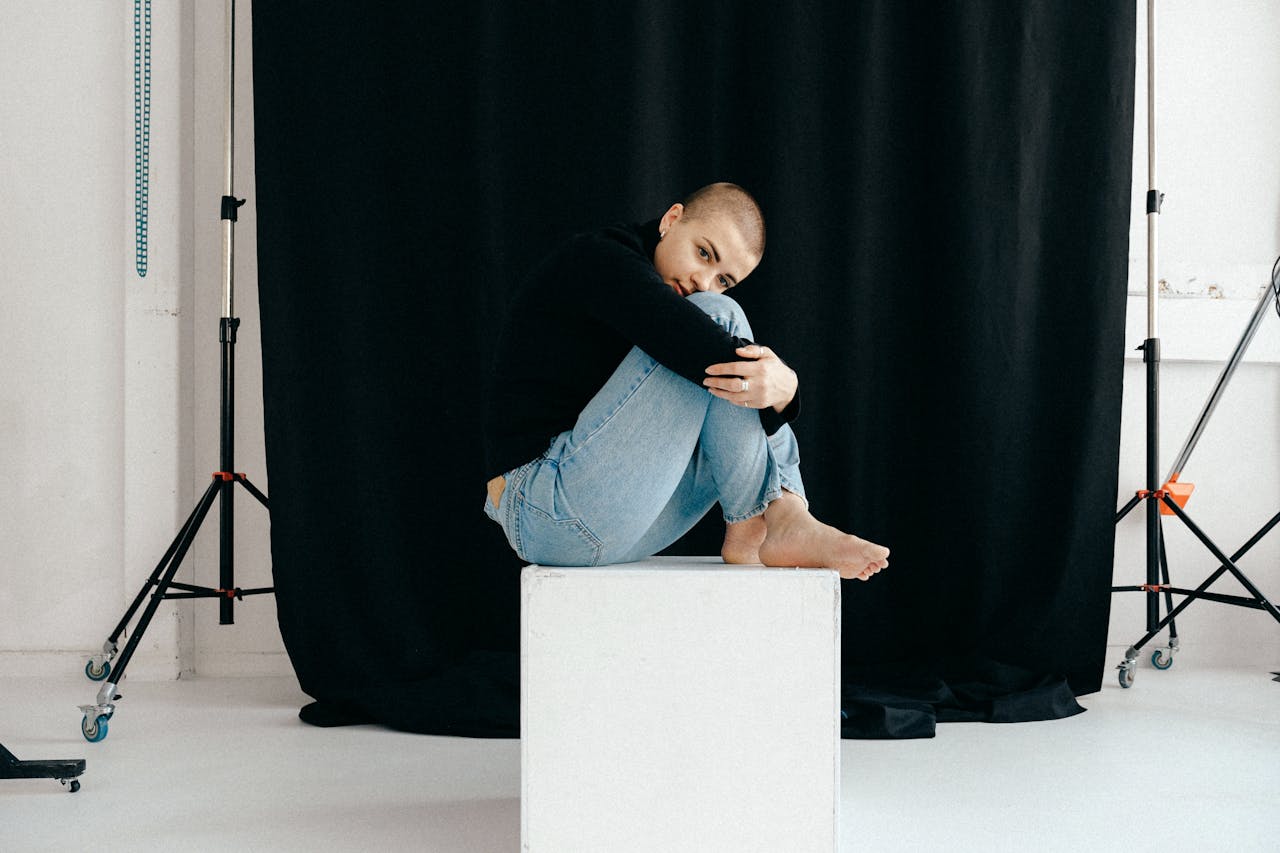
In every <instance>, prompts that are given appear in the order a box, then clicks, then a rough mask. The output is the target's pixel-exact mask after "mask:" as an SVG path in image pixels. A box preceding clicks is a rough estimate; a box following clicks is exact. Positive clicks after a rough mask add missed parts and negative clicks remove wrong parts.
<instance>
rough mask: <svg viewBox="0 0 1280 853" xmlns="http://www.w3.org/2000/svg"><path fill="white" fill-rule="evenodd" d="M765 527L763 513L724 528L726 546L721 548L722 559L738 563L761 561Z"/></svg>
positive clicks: (752, 563)
mask: <svg viewBox="0 0 1280 853" xmlns="http://www.w3.org/2000/svg"><path fill="white" fill-rule="evenodd" d="M765 529H766V528H765V523H764V516H763V515H757V516H756V517H755V518H748V519H747V520H746V521H739V522H736V523H734V524H730V525H727V526H726V527H725V529H724V546H723V547H722V548H721V549H720V557H721V559H723V560H724V561H725V562H726V563H735V564H737V565H755V564H757V563H759V562H760V543H761V542H763V541H764V535H765Z"/></svg>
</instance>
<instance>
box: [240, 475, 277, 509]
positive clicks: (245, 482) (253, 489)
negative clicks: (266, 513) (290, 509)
mask: <svg viewBox="0 0 1280 853" xmlns="http://www.w3.org/2000/svg"><path fill="white" fill-rule="evenodd" d="M236 479H237V480H239V481H240V485H242V486H244V487H245V488H246V489H248V491H249V494H251V495H253V496H254V497H255V498H257V499H258V503H260V504H262V505H263V506H265V507H266V508H267V509H271V504H269V503H267V496H266V495H264V494H263V493H262V492H261V491H259V490H258V487H257V486H255V485H254V484H253V483H250V482H249V478H248V477H237V478H236Z"/></svg>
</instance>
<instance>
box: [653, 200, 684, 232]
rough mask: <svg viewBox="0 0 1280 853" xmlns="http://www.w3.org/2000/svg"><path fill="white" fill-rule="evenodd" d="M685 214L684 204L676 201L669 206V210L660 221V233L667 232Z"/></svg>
mask: <svg viewBox="0 0 1280 853" xmlns="http://www.w3.org/2000/svg"><path fill="white" fill-rule="evenodd" d="M683 215H684V205H683V204H680V203H679V202H676V203H675V204H673V205H671V207H669V208H667V212H666V213H664V214H662V219H660V220H659V221H658V233H659V234H666V233H667V231H669V230H670V229H671V226H672V225H674V224H675V223H676V221H677V220H679V219H680V217H681V216H683Z"/></svg>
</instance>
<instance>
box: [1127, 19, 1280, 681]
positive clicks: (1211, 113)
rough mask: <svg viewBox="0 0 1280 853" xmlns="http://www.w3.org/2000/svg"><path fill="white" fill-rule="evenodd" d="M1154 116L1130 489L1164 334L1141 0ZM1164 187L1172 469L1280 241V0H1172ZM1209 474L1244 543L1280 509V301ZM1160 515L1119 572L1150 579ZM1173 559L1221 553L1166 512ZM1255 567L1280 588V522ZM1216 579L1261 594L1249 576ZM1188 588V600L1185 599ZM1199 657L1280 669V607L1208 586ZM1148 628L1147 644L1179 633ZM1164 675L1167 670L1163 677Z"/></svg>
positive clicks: (1138, 215) (1133, 285)
mask: <svg viewBox="0 0 1280 853" xmlns="http://www.w3.org/2000/svg"><path fill="white" fill-rule="evenodd" d="M1138 8H1139V14H1138V18H1139V22H1138V24H1139V32H1138V68H1137V72H1138V80H1137V84H1138V92H1137V122H1136V127H1135V132H1134V186H1133V221H1132V225H1131V232H1130V279H1129V289H1130V294H1131V295H1130V297H1129V312H1128V313H1129V316H1128V324H1127V327H1128V331H1127V334H1126V355H1125V358H1126V363H1125V374H1124V379H1125V386H1124V420H1123V433H1122V438H1121V458H1120V494H1119V495H1118V496H1117V506H1120V505H1122V504H1123V503H1124V502H1126V501H1127V500H1128V499H1129V498H1130V497H1131V496H1132V495H1133V493H1134V492H1135V491H1136V490H1138V489H1140V488H1142V487H1143V485H1144V482H1145V470H1146V461H1145V460H1146V455H1145V454H1146V438H1145V430H1146V401H1145V393H1146V389H1145V367H1144V365H1143V364H1142V361H1141V358H1142V354H1141V353H1138V352H1134V347H1136V346H1138V345H1139V344H1140V343H1141V342H1142V341H1143V340H1144V339H1145V338H1146V337H1147V300H1146V280H1147V279H1146V264H1147V249H1146V246H1147V242H1146V241H1147V237H1146V217H1145V215H1144V214H1145V195H1146V191H1147V189H1148V181H1147V148H1148V146H1147V112H1146V101H1147V82H1146V74H1147V70H1146V3H1145V2H1141V0H1140V2H1139V4H1138ZM1156 25H1157V33H1156V74H1157V76H1156V86H1155V91H1156V131H1157V136H1156V146H1155V151H1156V155H1157V176H1156V186H1157V188H1158V189H1160V190H1161V191H1163V192H1164V193H1165V194H1166V198H1165V203H1164V207H1163V211H1162V213H1161V214H1160V216H1159V222H1158V225H1159V250H1158V253H1157V257H1158V261H1159V263H1158V265H1157V270H1158V278H1159V279H1160V289H1161V291H1162V293H1163V298H1161V300H1160V302H1159V329H1158V332H1157V333H1158V335H1159V337H1160V339H1161V345H1162V350H1163V352H1162V356H1163V361H1162V365H1161V372H1160V410H1161V411H1160V413H1161V424H1160V426H1161V428H1160V450H1161V453H1160V476H1161V477H1163V476H1164V475H1165V474H1166V473H1167V472H1168V470H1169V467H1170V466H1171V465H1172V463H1173V461H1174V459H1175V458H1176V457H1177V455H1178V452H1179V451H1180V450H1181V449H1182V446H1183V443H1184V442H1185V440H1186V439H1187V437H1188V434H1189V433H1190V431H1191V429H1192V427H1193V426H1194V424H1195V421H1196V419H1197V417H1198V416H1199V414H1200V411H1201V408H1202V407H1203V405H1204V403H1205V402H1206V400H1207V399H1208V397H1209V394H1210V392H1211V391H1212V388H1213V385H1214V383H1215V382H1216V380H1217V378H1218V376H1219V374H1220V373H1221V367H1222V364H1223V362H1225V360H1226V359H1227V358H1228V356H1229V355H1230V353H1231V352H1232V350H1233V349H1234V348H1235V346H1236V344H1237V343H1238V341H1239V340H1240V337H1241V334H1242V333H1243V332H1244V329H1245V326H1246V324H1247V323H1248V320H1249V318H1250V316H1251V315H1252V314H1253V311H1254V308H1255V306H1256V303H1257V299H1258V297H1259V295H1260V293H1261V290H1262V288H1263V287H1264V286H1265V285H1266V283H1267V282H1268V281H1269V278H1270V272H1271V265H1272V263H1273V262H1274V261H1275V258H1276V256H1277V255H1280V156H1277V152H1278V151H1280V148H1277V142H1276V141H1277V139H1280V54H1278V53H1277V52H1276V51H1275V39H1276V37H1277V35H1280V4H1277V3H1274V2H1271V0H1254V2H1246V0H1233V2H1228V3H1214V4H1207V3H1200V2H1195V0H1160V2H1159V4H1158V8H1157V17H1156ZM1181 479H1182V481H1183V482H1192V483H1195V484H1196V492H1195V494H1194V495H1193V496H1192V498H1191V501H1190V503H1189V504H1188V505H1187V512H1188V514H1189V515H1190V516H1191V517H1192V518H1193V519H1194V520H1195V522H1196V523H1197V524H1198V525H1199V526H1200V527H1201V528H1202V529H1203V530H1204V531H1205V532H1206V533H1207V534H1208V535H1209V536H1210V537H1211V538H1212V539H1214V540H1215V542H1216V543H1217V544H1218V546H1219V547H1221V548H1222V549H1223V550H1224V551H1226V552H1227V553H1228V554H1231V553H1233V552H1234V551H1235V550H1236V549H1237V548H1238V547H1239V546H1241V545H1242V544H1244V542H1245V541H1246V540H1247V539H1248V538H1249V537H1250V536H1251V535H1252V534H1253V533H1254V532H1256V531H1257V530H1258V529H1259V528H1260V527H1261V526H1262V525H1263V523H1264V522H1266V521H1267V520H1268V519H1269V518H1271V516H1272V515H1274V514H1275V513H1276V512H1277V511H1280V317H1277V316H1276V315H1275V312H1274V310H1271V311H1269V313H1268V315H1267V317H1266V318H1265V320H1264V321H1263V324H1262V326H1261V328H1260V330H1259V332H1258V335H1257V337H1256V338H1255V339H1254V341H1253V343H1252V345H1251V346H1250V348H1249V350H1248V356H1247V360H1246V361H1245V363H1244V364H1242V365H1241V367H1240V368H1239V369H1238V371H1237V372H1236V374H1235V375H1234V377H1233V378H1232V379H1231V381H1230V384H1229V385H1228V386H1227V390H1226V392H1225V394H1224V396H1223V397H1222V399H1221V402H1220V403H1219V405H1218V409H1217V411H1216V412H1215V413H1214V414H1213V416H1212V418H1211V419H1210V421H1209V426H1208V428H1207V429H1206V430H1205V432H1204V434H1203V436H1202V438H1201V439H1200V441H1199V443H1198V444H1197V445H1196V449H1195V451H1194V453H1193V454H1192V456H1191V459H1190V461H1189V462H1188V464H1187V466H1186V469H1185V471H1184V472H1183V475H1182V477H1181ZM1145 529H1146V528H1145V520H1144V515H1143V511H1142V509H1141V508H1138V509H1135V510H1134V512H1133V513H1131V514H1130V515H1129V516H1128V517H1127V518H1126V519H1125V520H1124V521H1122V522H1121V523H1120V524H1119V525H1118V527H1117V532H1116V568H1115V581H1116V583H1117V584H1139V583H1143V582H1144V581H1145V571H1146V570H1145V553H1146V552H1145ZM1165 535H1166V540H1167V544H1168V552H1169V562H1170V573H1171V575H1172V580H1173V583H1174V584H1175V585H1176V586H1181V587H1189V588H1194V587H1195V586H1198V585H1199V584H1200V582H1201V581H1203V580H1204V579H1205V578H1207V577H1208V576H1209V574H1211V573H1212V572H1213V570H1214V569H1215V568H1217V561H1216V560H1214V558H1213V557H1212V556H1211V555H1210V554H1209V553H1208V551H1207V550H1206V549H1205V548H1204V546H1203V545H1201V544H1200V543H1199V542H1198V541H1196V540H1195V539H1194V537H1193V536H1192V535H1191V534H1190V533H1189V532H1188V531H1187V529H1186V528H1185V527H1184V526H1183V525H1182V524H1181V523H1179V522H1178V521H1177V519H1169V520H1168V523H1166V525H1165ZM1240 568H1241V570H1242V571H1244V573H1245V574H1246V575H1247V576H1248V577H1249V579H1250V580H1252V581H1253V582H1254V584H1256V585H1257V586H1259V587H1260V588H1261V590H1262V592H1263V593H1264V594H1265V595H1266V596H1267V597H1268V599H1269V600H1271V601H1272V602H1273V603H1275V602H1278V601H1280V530H1277V531H1273V532H1272V533H1271V534H1270V535H1269V536H1267V537H1266V538H1265V539H1263V540H1262V541H1261V542H1260V543H1259V544H1258V545H1257V546H1255V548H1254V549H1253V551H1251V552H1250V553H1249V555H1248V556H1246V557H1245V558H1243V559H1242V561H1241V563H1240ZM1212 590H1213V591H1216V592H1225V593H1228V594H1244V590H1243V589H1242V588H1241V587H1240V586H1239V584H1237V583H1235V582H1234V581H1233V580H1231V579H1223V580H1219V581H1218V582H1217V583H1215V585H1214V586H1213V587H1212ZM1143 598H1144V596H1143V595H1142V594H1140V593H1118V594H1116V595H1115V596H1114V597H1113V608H1112V619H1111V631H1110V637H1109V642H1110V643H1111V644H1112V645H1113V646H1114V648H1112V649H1111V657H1112V658H1113V661H1112V662H1113V663H1118V662H1119V660H1120V659H1121V658H1122V657H1123V649H1124V647H1126V646H1128V645H1129V644H1130V643H1133V642H1136V641H1137V640H1138V639H1140V638H1141V637H1142V635H1143V634H1145V633H1146V630H1145V625H1146V616H1145V603H1144V601H1143ZM1177 600H1180V599H1175V603H1176V601H1177ZM1178 633H1179V640H1180V643H1181V650H1180V651H1179V653H1178V654H1179V656H1180V657H1181V658H1182V659H1183V660H1185V661H1188V662H1189V661H1192V660H1197V661H1204V662H1209V663H1214V664H1223V665H1248V666H1258V667H1262V668H1266V667H1270V668H1272V669H1274V668H1275V667H1276V666H1277V665H1278V664H1280V624H1277V623H1276V622H1275V620H1274V619H1272V618H1271V617H1270V616H1268V615H1267V614H1265V613H1263V612H1262V611H1258V610H1252V609H1245V608H1240V607H1233V606H1228V605H1223V604H1216V603H1212V602H1206V601H1198V602H1196V603H1194V604H1192V605H1191V606H1190V607H1189V608H1188V609H1187V610H1186V611H1185V613H1184V614H1183V616H1182V617H1180V618H1179V620H1178ZM1164 636H1165V635H1164V634H1162V635H1161V637H1160V638H1158V640H1159V641H1158V642H1153V643H1152V644H1150V645H1148V646H1147V647H1146V648H1145V649H1144V652H1146V654H1144V659H1148V658H1149V655H1150V652H1151V651H1154V650H1155V649H1157V648H1159V647H1160V646H1161V645H1163V639H1164ZM1147 677H1160V676H1147Z"/></svg>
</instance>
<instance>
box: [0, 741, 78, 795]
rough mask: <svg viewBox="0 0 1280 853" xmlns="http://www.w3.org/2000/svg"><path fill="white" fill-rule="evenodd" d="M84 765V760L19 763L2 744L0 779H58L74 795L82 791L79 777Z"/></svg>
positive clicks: (46, 760)
mask: <svg viewBox="0 0 1280 853" xmlns="http://www.w3.org/2000/svg"><path fill="white" fill-rule="evenodd" d="M84 763H85V762H84V759H83V758H53V759H44V760H41V761H19V760H18V757H17V756H16V755H14V754H13V753H12V752H10V751H9V750H7V749H5V748H4V744H2V743H0V779H56V780H58V781H59V782H61V783H62V784H63V785H66V786H67V788H68V789H69V790H70V791H71V793H73V794H74V793H75V792H76V791H79V790H80V780H79V779H78V778H77V777H79V776H80V774H82V773H84Z"/></svg>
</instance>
